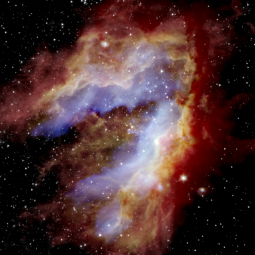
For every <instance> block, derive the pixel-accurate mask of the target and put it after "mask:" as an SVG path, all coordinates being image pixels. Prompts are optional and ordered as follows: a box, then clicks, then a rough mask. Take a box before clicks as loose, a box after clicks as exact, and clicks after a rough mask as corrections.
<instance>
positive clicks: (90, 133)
mask: <svg viewBox="0 0 255 255" xmlns="http://www.w3.org/2000/svg"><path fill="white" fill-rule="evenodd" d="M185 6H186V7H185ZM187 6H188V5H185V4H180V3H179V4H176V3H174V1H173V3H171V2H168V1H145V0H144V1H129V0H126V1H117V0H116V1H105V2H103V3H101V4H99V5H98V6H97V7H95V8H94V13H95V14H94V16H93V21H92V22H91V23H90V24H88V25H87V26H85V28H84V29H83V30H82V31H81V33H80V36H79V38H78V40H77V41H76V43H75V45H74V47H73V48H72V49H67V48H63V49H62V50H60V51H59V52H56V53H51V52H50V51H48V50H47V49H45V48H44V49H41V50H38V52H37V54H36V55H35V56H34V57H33V58H32V59H31V60H30V62H29V63H28V64H27V65H25V66H24V67H23V69H22V75H19V76H17V78H15V80H14V81H13V85H12V86H11V87H10V86H9V87H4V88H3V93H4V95H5V98H4V99H3V100H2V101H1V112H0V115H1V122H2V123H1V125H2V126H3V127H4V128H5V129H6V130H12V131H13V132H14V133H15V134H16V136H15V137H16V138H15V139H18V140H21V141H22V140H24V139H26V138H27V137H32V138H37V137H44V138H45V139H47V140H48V141H56V144H57V146H52V148H51V149H50V152H49V155H42V162H43V163H42V165H40V166H38V169H39V172H40V175H39V177H38V181H37V184H36V185H38V186H40V185H41V180H42V179H43V177H45V176H46V175H47V174H48V173H50V172H54V173H56V174H57V178H58V191H57V194H56V195H55V197H54V198H53V199H52V200H51V201H49V202H46V203H40V204H37V205H36V206H35V207H34V208H31V209H29V210H26V211H24V212H22V214H21V215H20V222H21V224H24V226H25V225H29V222H33V221H39V222H44V223H45V224H46V226H47V234H48V236H49V239H50V242H51V245H52V246H56V245H61V244H64V243H73V244H75V245H77V246H78V247H80V248H81V249H83V250H85V251H88V252H90V253H91V254H96V253H97V252H98V251H100V252H101V253H102V254H163V253H164V252H165V251H166V250H167V249H168V247H169V245H171V244H170V243H171V239H172V237H173V234H174V231H175V230H176V228H177V227H178V226H179V225H180V224H181V223H182V220H183V212H182V210H183V207H184V206H186V205H189V204H190V203H191V202H192V199H193V198H192V196H193V195H194V194H198V195H200V196H202V197H203V196H206V195H207V194H208V193H210V192H212V191H213V190H212V187H211V185H210V182H209V177H210V176H211V175H213V174H218V173H219V172H220V170H219V169H220V167H221V166H222V165H226V164H230V163H238V162H241V161H242V160H243V159H244V158H245V156H246V155H247V154H249V153H251V151H252V147H253V146H254V141H252V140H249V141H248V140H239V139H238V138H235V137H233V136H232V133H231V132H232V129H233V127H234V122H233V111H234V109H236V108H238V107H241V106H242V105H243V102H248V101H249V100H250V99H251V97H250V96H249V95H246V94H242V95H238V96H236V97H234V98H231V99H227V98H226V95H225V92H224V90H223V89H222V88H221V84H220V83H219V80H220V70H221V69H222V66H223V65H224V63H225V62H226V61H227V59H228V58H229V57H230V55H231V52H232V51H233V49H234V45H235V44H237V43H239V41H238V39H236V37H235V32H234V30H233V27H232V23H231V21H232V20H233V19H234V18H235V17H236V16H237V15H239V14H238V13H237V11H236V10H235V11H236V12H235V14H232V15H231V16H229V17H227V18H224V21H223V19H221V18H219V17H218V16H217V13H215V11H214V10H213V9H211V8H210V7H209V6H207V5H205V4H203V3H200V2H199V3H196V4H194V5H193V6H192V7H190V8H188V7H187ZM225 8H229V9H232V8H233V6H232V7H231V6H228V7H225ZM198 13H201V15H198ZM70 137H71V142H67V141H69V140H70ZM25 221H26V223H25Z"/></svg>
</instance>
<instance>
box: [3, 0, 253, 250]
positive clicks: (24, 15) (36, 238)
mask: <svg viewBox="0 0 255 255" xmlns="http://www.w3.org/2000/svg"><path fill="white" fill-rule="evenodd" d="M87 2H89V4H90V5H91V6H93V5H95V4H97V2H99V1H97V0H96V1H94V2H93V1H87ZM186 2H187V4H192V2H193V1H186ZM205 2H207V3H208V4H211V5H212V6H213V7H214V8H218V7H219V6H221V5H223V4H226V3H230V2H231V1H229V0H226V1H224V0H221V1H220V0H211V1H205ZM242 5H243V7H245V8H246V10H247V13H246V15H244V16H242V17H240V18H239V19H238V20H237V21H235V22H234V26H235V29H236V32H237V33H238V34H239V35H247V34H248V33H249V31H251V29H250V26H248V25H247V22H251V23H253V25H254V26H255V8H254V5H255V1H253V0H249V1H242ZM81 6H84V2H82V1H75V0H71V1H70V0H69V1H67V0H62V1H58V0H55V1H54V0H48V1H47V0H42V1H27V0H23V1H20V0H19V1H18V0H9V1H7V0H1V2H0V46H1V50H0V84H2V85H1V86H6V85H4V84H6V83H8V82H11V81H12V79H13V77H14V76H15V74H17V73H18V72H19V69H20V68H21V66H22V65H23V64H24V63H26V60H28V59H29V58H30V57H31V56H33V55H34V54H35V52H36V49H37V48H38V46H39V45H41V43H42V42H44V43H46V44H47V45H48V47H49V49H50V50H51V51H57V50H58V49H59V48H60V47H62V46H69V47H71V45H72V43H73V42H74V41H75V40H76V38H77V36H78V32H79V28H80V27H81V26H82V25H83V24H84V23H85V22H86V21H83V20H82V19H81V18H80V17H79V16H78V15H77V12H75V9H76V8H79V7H81ZM247 36H248V37H247V38H248V40H247V42H246V43H245V44H243V45H240V46H238V47H237V48H236V50H235V54H234V56H232V57H231V59H230V60H229V61H228V63H227V64H226V66H225V68H224V69H223V71H222V74H221V75H222V80H221V84H222V86H223V87H224V88H225V89H226V91H227V96H228V97H229V98H231V97H232V96H234V95H236V94H240V93H243V92H246V93H249V94H253V95H254V96H255V35H252V34H251V33H250V34H248V35H247ZM0 121H1V120H0ZM235 121H236V127H235V130H234V135H235V136H237V137H240V138H242V139H254V138H255V133H254V131H255V100H252V101H250V102H249V103H248V104H247V105H246V106H245V107H243V108H242V109H239V110H236V112H235ZM0 132H2V134H1V135H3V137H5V139H4V141H0V254H10V255H12V254H34V255H37V254H50V255H55V254H72V255H75V254H84V253H83V252H82V251H80V250H79V248H77V247H74V246H72V245H64V246H61V247H54V248H51V247H50V245H49V242H48V238H47V236H46V235H45V228H44V226H43V225H40V226H39V225H38V226H36V225H34V226H33V228H32V229H31V230H30V231H28V232H26V234H25V233H24V229H23V228H22V227H21V226H19V225H18V216H19V215H20V212H21V210H22V209H23V208H30V207H33V206H34V205H35V204H36V203H38V202H46V201H49V200H50V199H51V198H52V197H53V196H54V194H55V192H56V190H57V184H56V177H55V176H54V174H49V175H48V176H46V177H45V179H44V185H43V186H40V187H35V186H34V183H35V182H36V179H37V176H38V170H37V168H36V167H35V165H40V162H39V160H38V158H39V156H40V155H42V154H47V151H48V150H49V149H50V148H51V147H52V146H55V144H53V143H54V142H53V141H51V142H46V140H45V139H43V138H29V139H28V140H27V141H26V143H27V145H26V146H25V145H23V144H18V143H15V142H13V141H11V135H12V134H11V133H5V131H4V130H0ZM254 170H255V158H254V157H251V156H250V157H249V156H248V157H247V159H246V160H245V161H244V162H243V163H241V164H236V165H230V166H226V167H223V168H222V172H223V173H224V175H222V176H215V177H213V178H212V185H213V186H214V190H215V192H214V193H212V194H210V195H208V196H206V197H204V198H202V197H199V196H197V197H196V199H195V201H194V203H193V204H192V206H191V207H188V208H186V209H185V211H186V212H187V217H186V220H185V223H184V224H183V225H182V226H180V227H179V228H178V230H177V232H176V234H175V237H174V239H173V242H172V245H171V248H170V250H169V254H171V255H182V254H185V255H187V254H204V255H205V254H208V255H218V254H231V255H232V254H240V255H243V254H248V255H251V254H255V248H254V244H253V243H254V240H255V239H254V238H255V234H254V229H255V222H254V216H255V209H254V202H255V197H254V194H255V192H254V189H255V186H254V180H255V173H254ZM24 236H26V238H24Z"/></svg>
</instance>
